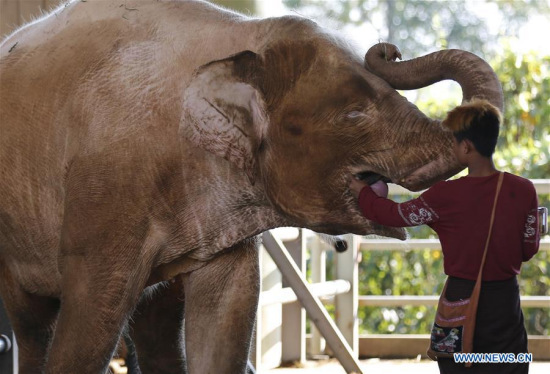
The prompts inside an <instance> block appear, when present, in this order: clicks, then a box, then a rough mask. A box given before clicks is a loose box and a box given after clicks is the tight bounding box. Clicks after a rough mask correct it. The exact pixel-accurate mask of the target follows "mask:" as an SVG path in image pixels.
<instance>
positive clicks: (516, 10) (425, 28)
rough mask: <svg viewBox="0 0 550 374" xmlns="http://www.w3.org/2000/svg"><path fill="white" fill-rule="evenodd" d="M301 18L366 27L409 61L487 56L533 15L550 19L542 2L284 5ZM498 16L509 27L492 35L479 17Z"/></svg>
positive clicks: (366, 0) (301, 0)
mask: <svg viewBox="0 0 550 374" xmlns="http://www.w3.org/2000/svg"><path fill="white" fill-rule="evenodd" d="M283 3H284V4H285V5H286V6H287V7H288V8H291V9H295V10H297V11H299V12H300V13H302V14H304V15H306V16H308V17H312V18H314V19H317V20H322V21H323V23H325V24H326V25H327V26H329V27H335V28H338V27H342V26H344V25H350V24H353V25H365V24H368V25H370V26H372V28H374V29H375V30H377V31H378V34H379V35H380V38H382V39H383V40H384V41H387V42H390V43H393V44H396V45H398V46H399V47H400V48H401V50H402V51H404V52H405V54H406V55H407V56H411V55H413V53H417V54H423V53H426V52H429V51H433V50H434V49H441V48H462V49H466V50H468V51H471V52H474V53H478V54H483V55H486V54H487V53H488V52H490V50H489V49H490V48H491V47H493V46H495V42H496V41H497V38H499V37H501V36H506V35H513V34H515V33H517V30H518V29H519V27H520V26H521V25H522V24H524V23H525V22H526V21H527V19H528V17H529V15H531V14H548V11H549V4H548V2H545V1H541V0H523V1H515V0H498V1H495V0H466V1H433V0H417V1H410V0H338V1H316V0H283ZM479 7H482V9H484V10H485V11H486V12H494V13H498V14H500V15H501V16H502V17H503V18H504V19H505V20H506V23H505V27H502V28H501V29H500V30H498V32H496V33H490V32H489V31H488V27H487V24H486V21H485V17H483V16H482V15H481V14H480V12H475V11H474V9H475V8H479Z"/></svg>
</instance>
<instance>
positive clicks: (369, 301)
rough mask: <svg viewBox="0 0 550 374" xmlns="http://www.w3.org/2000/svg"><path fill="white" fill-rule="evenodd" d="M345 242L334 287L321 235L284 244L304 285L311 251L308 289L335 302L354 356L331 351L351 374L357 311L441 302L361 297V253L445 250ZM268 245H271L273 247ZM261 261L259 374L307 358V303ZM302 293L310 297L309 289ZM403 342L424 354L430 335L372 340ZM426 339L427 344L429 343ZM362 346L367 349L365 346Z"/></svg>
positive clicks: (539, 345)
mask: <svg viewBox="0 0 550 374" xmlns="http://www.w3.org/2000/svg"><path fill="white" fill-rule="evenodd" d="M533 183H534V184H535V187H536V189H537V192H538V194H550V180H533ZM390 194H410V192H409V191H407V190H404V189H401V188H400V187H398V186H397V187H396V186H392V187H391V188H390ZM275 236H277V234H275ZM345 238H346V240H347V241H348V244H349V246H348V247H349V248H348V250H347V251H346V252H344V253H338V254H335V256H333V257H334V259H335V262H336V263H335V266H334V272H335V274H334V278H335V279H336V280H334V281H329V282H326V274H325V269H326V251H327V250H332V249H331V246H330V245H328V244H327V243H324V242H323V241H322V240H321V239H320V237H319V236H316V235H314V234H313V233H311V232H310V231H308V230H303V229H301V230H300V235H299V236H298V237H297V238H296V239H293V240H288V241H286V242H284V243H285V245H286V247H287V248H288V251H289V253H290V254H291V256H292V257H293V259H294V261H295V265H296V267H295V270H296V272H297V274H298V276H299V277H300V276H301V279H302V281H303V279H304V276H303V274H305V273H306V261H305V258H306V255H307V252H306V247H307V248H309V249H310V256H311V258H310V264H311V265H310V266H311V269H310V270H311V278H312V282H313V284H310V285H309V287H308V288H309V292H310V295H309V296H311V297H313V298H316V299H318V298H321V299H323V301H325V302H330V303H334V307H335V313H334V314H335V321H334V322H335V325H336V326H337V327H338V330H339V332H337V335H340V336H341V337H342V338H343V339H345V343H346V345H347V347H348V348H349V350H350V351H351V352H350V353H349V354H350V355H351V357H348V353H342V352H343V351H345V349H344V350H340V351H339V352H336V351H337V350H338V348H337V349H334V348H332V346H333V345H334V344H335V343H329V346H330V347H329V348H332V349H329V350H328V352H330V353H332V354H334V355H335V356H337V357H338V355H339V354H340V355H342V356H341V357H342V358H341V359H340V360H341V362H342V361H343V362H342V364H343V366H344V368H346V371H347V372H352V371H353V369H352V368H353V360H356V359H357V357H358V355H359V341H360V339H359V329H358V322H357V308H358V307H359V306H378V307H396V306H404V305H436V304H437V300H438V296H437V295H433V296H414V295H405V296H367V295H358V261H359V259H360V252H361V251H373V250H397V251H409V250H418V249H435V250H437V249H441V246H440V243H439V240H437V239H409V240H407V241H404V242H403V241H399V240H391V239H365V238H363V237H359V236H355V235H347V236H346V237H345ZM265 244H266V245H269V243H265ZM273 250H275V251H278V250H279V249H277V248H270V249H269V252H270V253H272V251H273ZM540 250H541V251H548V250H550V238H548V237H545V238H543V239H542V240H541V243H540ZM261 257H262V279H263V283H262V290H263V292H262V294H261V297H260V308H259V313H258V321H257V333H256V346H255V352H254V355H253V360H255V362H256V365H257V367H258V369H259V372H260V373H261V370H262V368H264V369H265V368H272V367H276V366H279V365H280V363H281V362H303V361H305V359H306V335H305V330H306V329H305V326H306V318H305V311H304V309H303V308H302V306H301V305H300V303H299V302H297V300H298V299H300V300H302V299H303V296H300V295H299V292H294V290H293V287H290V286H289V283H288V282H287V281H285V280H284V279H283V277H282V276H281V273H279V271H278V270H277V265H275V263H273V262H272V261H271V259H270V258H269V255H268V252H266V251H265V250H263V251H262V256H261ZM279 267H281V265H279ZM291 283H292V282H291ZM292 286H293V284H292ZM300 292H307V290H306V291H303V290H302V291H300ZM297 294H298V295H297ZM309 296H308V297H309ZM521 302H522V306H523V307H542V308H550V296H522V297H521ZM304 306H305V305H304ZM306 308H307V309H308V313H312V314H315V313H317V312H316V311H311V312H310V308H311V306H310V307H309V308H308V307H306ZM325 313H326V312H325ZM312 320H313V321H315V322H316V323H318V322H319V321H318V320H317V319H316V318H315V317H314V318H312ZM322 335H323V334H321V333H320V332H319V331H318V330H317V329H316V328H314V327H313V326H312V334H311V337H310V338H309V339H308V341H309V344H308V346H309V350H308V354H309V355H312V356H315V355H322V354H324V353H325V352H326V346H325V341H324V339H323V337H322ZM400 337H401V338H400ZM361 340H364V339H361ZM399 340H401V341H403V342H404V344H403V345H408V346H410V344H413V341H416V342H417V343H418V342H420V343H419V344H422V346H421V347H422V349H425V347H426V346H427V336H420V337H419V336H418V335H411V336H407V335H397V336H396V335H392V336H380V335H376V336H374V337H373V341H376V343H375V344H377V345H384V341H387V342H388V344H391V345H395V344H396V341H399ZM424 340H425V341H426V342H425V343H424ZM329 342H330V341H329ZM397 344H399V343H397ZM362 346H366V345H365V344H362ZM371 347H372V345H371ZM549 347H550V338H548V337H530V350H531V351H532V352H533V351H540V352H541V354H535V356H537V357H539V358H543V357H546V356H548V352H550V350H549V349H548V348H549ZM420 352H421V351H419V353H420ZM544 352H546V354H544ZM546 359H550V357H546ZM346 365H347V367H346ZM358 372H360V371H358Z"/></svg>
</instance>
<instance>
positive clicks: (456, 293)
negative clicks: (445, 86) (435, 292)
mask: <svg viewBox="0 0 550 374" xmlns="http://www.w3.org/2000/svg"><path fill="white" fill-rule="evenodd" d="M500 120H501V116H500V112H499V110H498V109H497V108H495V107H494V106H493V105H491V104H490V103H489V102H487V101H485V100H473V101H471V102H469V103H466V104H463V105H461V106H459V107H457V108H455V109H454V110H452V111H451V112H449V114H448V116H447V118H446V119H445V120H444V121H443V123H442V125H443V126H445V127H446V128H448V129H449V130H450V131H452V132H453V135H454V151H455V154H456V157H457V159H458V160H459V161H460V162H461V163H462V164H463V165H464V166H466V167H468V175H467V176H466V177H462V178H459V179H456V180H451V181H445V182H439V183H437V184H435V185H434V186H433V187H431V188H430V189H429V190H427V191H425V192H424V193H422V194H421V195H420V196H419V197H418V198H416V199H414V200H410V201H407V202H404V203H401V204H398V203H395V202H393V201H391V200H388V199H386V198H385V197H384V196H385V191H387V186H386V185H385V184H384V183H383V182H381V181H379V182H377V183H375V184H373V185H372V186H368V185H367V184H366V183H364V182H362V181H359V180H357V179H355V178H352V182H351V184H350V190H351V191H352V193H353V195H354V196H355V197H356V198H358V200H359V201H358V202H359V207H360V209H361V211H362V213H363V215H364V216H365V217H366V218H368V219H370V220H372V221H375V222H377V223H380V224H383V225H387V226H396V227H404V226H416V225H422V224H426V225H428V226H430V227H431V228H432V229H434V230H435V232H436V233H437V234H438V236H439V239H440V241H441V246H442V250H443V256H444V257H443V258H444V261H443V262H444V270H445V274H447V275H448V276H449V282H448V286H447V291H446V295H445V296H446V298H447V299H448V300H449V301H457V300H460V299H466V298H469V297H470V295H471V293H472V289H473V286H474V284H475V280H476V278H477V275H478V272H479V268H480V264H481V257H482V254H483V251H484V246H485V241H486V239H487V234H488V231H489V221H490V217H491V210H492V207H493V201H494V196H495V192H496V185H497V180H498V176H499V174H500V173H499V172H498V170H497V169H496V168H495V165H494V163H493V159H492V156H493V153H494V151H495V147H496V143H497V138H498V132H499V125H500ZM379 195H380V196H379ZM537 205H538V201H537V194H536V191H535V188H534V186H533V184H532V183H531V182H530V181H529V180H527V179H524V178H521V177H518V176H515V175H512V174H509V173H505V174H504V179H503V183H502V188H501V191H500V195H499V199H498V203H497V207H496V214H495V221H494V226H493V231H492V234H491V240H490V243H489V248H488V253H487V259H486V263H485V267H484V270H483V282H482V285H481V294H480V298H479V304H478V311H477V317H476V329H475V333H474V352H476V353H515V354H516V355H517V354H518V353H527V333H526V331H525V327H524V324H523V313H522V311H521V308H520V301H519V288H518V283H517V279H516V275H518V274H519V272H520V267H521V263H522V262H524V261H528V260H529V259H530V258H531V257H533V255H534V254H535V253H536V252H537V251H538V247H539V232H538V222H537V219H538V218H537ZM438 365H439V370H440V372H441V373H470V374H474V373H499V374H501V373H527V372H528V370H529V365H528V364H519V363H513V364H510V363H502V364H494V363H491V364H483V363H478V364H474V365H473V366H472V367H471V368H465V367H464V364H460V363H455V362H454V360H453V359H438Z"/></svg>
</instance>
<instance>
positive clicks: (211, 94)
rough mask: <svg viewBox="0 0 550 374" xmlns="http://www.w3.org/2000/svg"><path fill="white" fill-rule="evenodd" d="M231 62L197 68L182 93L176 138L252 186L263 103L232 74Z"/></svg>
mask: <svg viewBox="0 0 550 374" xmlns="http://www.w3.org/2000/svg"><path fill="white" fill-rule="evenodd" d="M232 67H233V62H232V61H231V60H226V61H219V62H214V63H210V64H208V65H206V66H204V67H202V68H200V69H199V70H198V71H197V73H196V75H195V77H194V79H193V80H192V81H191V83H190V84H189V86H188V87H187V89H186V90H185V93H184V97H183V108H184V115H183V117H182V122H181V123H180V134H181V135H183V136H184V137H186V138H187V139H189V140H191V142H193V143H194V144H195V145H197V146H199V147H200V148H202V149H205V150H208V151H209V152H212V153H213V154H215V155H217V156H220V157H223V158H224V159H226V160H228V161H230V162H232V163H233V164H235V165H236V166H237V167H238V168H240V169H242V170H244V171H245V172H246V173H247V175H248V177H249V178H250V179H251V182H254V176H253V174H254V170H255V168H256V162H255V158H256V152H255V150H256V149H257V147H258V145H259V144H260V142H261V141H262V139H263V137H264V136H265V134H266V132H267V128H268V118H267V113H266V109H265V103H264V101H263V98H262V97H261V95H260V93H259V92H258V91H257V90H256V89H255V88H254V87H252V86H251V85H250V84H247V83H243V82H240V81H238V80H237V79H236V77H234V75H233V73H232Z"/></svg>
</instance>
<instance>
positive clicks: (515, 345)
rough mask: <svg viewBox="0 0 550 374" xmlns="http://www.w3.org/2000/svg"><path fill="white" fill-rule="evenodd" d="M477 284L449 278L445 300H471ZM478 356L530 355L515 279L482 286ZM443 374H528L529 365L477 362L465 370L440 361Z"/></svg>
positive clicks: (477, 334)
mask: <svg viewBox="0 0 550 374" xmlns="http://www.w3.org/2000/svg"><path fill="white" fill-rule="evenodd" d="M474 284H475V282H474V281H471V280H467V279H461V278H455V277H449V284H448V285H447V292H446V295H445V296H446V297H447V299H448V300H449V301H457V300H460V299H465V298H468V297H470V295H471V293H472V290H473V288H474ZM474 352H475V353H514V354H516V355H517V354H518V353H527V352H528V351H527V332H526V331H525V326H524V324H523V313H522V311H521V307H520V302H519V286H518V282H517V278H516V277H512V278H510V279H507V280H504V281H490V282H483V283H482V284H481V292H480V295H479V304H478V310H477V316H476V328H475V333H474ZM437 363H438V365H439V371H440V373H441V374H455V373H468V374H491V373H495V374H497V373H498V374H524V373H525V374H526V373H528V372H529V364H515V363H474V364H473V365H472V367H470V368H466V367H465V366H464V364H459V363H455V362H454V360H453V359H438V360H437Z"/></svg>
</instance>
